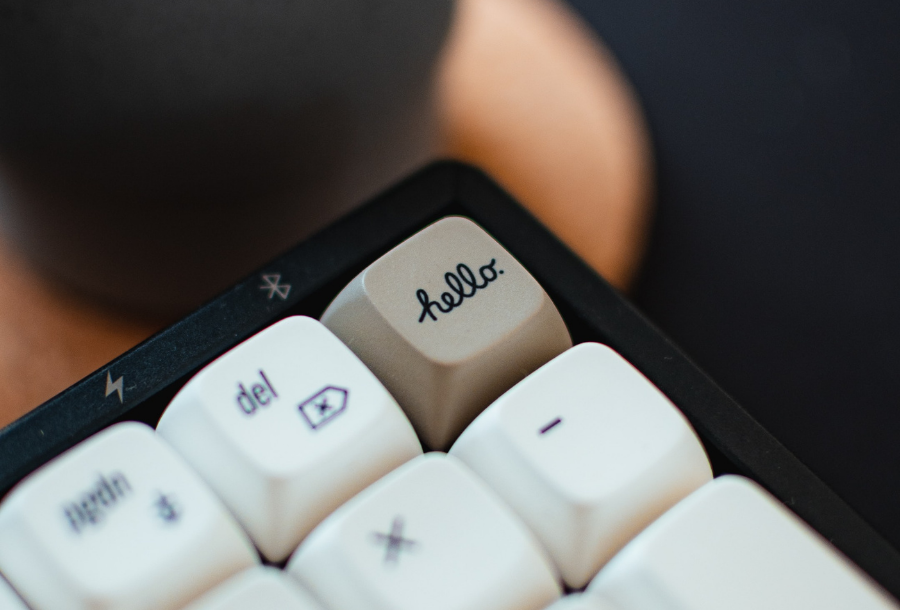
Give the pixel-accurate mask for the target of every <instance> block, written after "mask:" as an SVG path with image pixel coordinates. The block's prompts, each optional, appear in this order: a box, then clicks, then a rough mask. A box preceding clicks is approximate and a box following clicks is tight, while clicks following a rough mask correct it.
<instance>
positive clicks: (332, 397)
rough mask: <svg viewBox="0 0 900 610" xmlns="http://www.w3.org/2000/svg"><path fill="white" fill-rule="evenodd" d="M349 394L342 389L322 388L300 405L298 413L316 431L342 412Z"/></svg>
mask: <svg viewBox="0 0 900 610" xmlns="http://www.w3.org/2000/svg"><path fill="white" fill-rule="evenodd" d="M349 393H350V392H349V391H348V390H345V389H344V388H336V387H334V386H327V387H324V388H322V389H321V390H319V391H318V392H316V393H315V394H313V395H312V396H310V397H309V398H307V399H306V400H304V401H303V402H301V403H300V413H301V414H302V415H303V418H304V419H305V420H306V423H307V424H309V427H310V428H312V429H313V430H317V429H318V428H321V427H322V426H324V425H325V424H326V423H328V422H330V421H331V420H332V419H334V418H335V417H337V416H338V415H340V414H341V413H343V412H344V409H346V408H347V396H348V395H349Z"/></svg>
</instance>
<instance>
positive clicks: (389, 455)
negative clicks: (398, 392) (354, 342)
mask: <svg viewBox="0 0 900 610" xmlns="http://www.w3.org/2000/svg"><path fill="white" fill-rule="evenodd" d="M157 432H158V433H159V434H160V435H161V436H162V437H163V438H164V439H165V440H166V441H168V442H169V443H171V444H172V445H173V446H174V447H175V448H176V450H178V452H179V453H181V454H182V455H183V456H184V457H185V459H187V461H188V462H189V463H190V464H191V465H192V466H193V467H194V468H195V469H196V470H197V471H198V472H199V473H200V475H201V476H202V477H203V478H204V479H205V480H206V481H207V482H208V483H209V484H210V485H211V486H212V488H213V489H214V490H215V491H216V493H217V494H219V497H221V498H222V499H223V501H224V502H225V504H226V505H227V506H228V508H229V509H231V511H232V512H233V513H234V514H235V515H236V516H237V518H238V520H239V521H240V522H241V524H242V525H243V526H244V527H245V529H246V530H247V531H248V532H249V533H250V537H251V538H252V539H253V541H254V542H255V543H256V545H257V547H259V549H260V551H261V552H262V554H263V555H265V556H266V558H268V559H269V560H271V561H281V560H283V559H285V558H286V557H287V556H288V555H289V554H290V553H291V551H293V550H294V549H295V548H296V547H297V545H298V544H299V543H300V541H301V540H302V539H303V537H304V536H305V535H306V534H307V533H308V532H309V531H310V530H311V529H312V528H313V527H315V525H316V524H317V523H319V521H321V520H322V519H324V518H325V516H326V515H328V514H329V513H330V512H331V511H333V510H334V509H335V508H337V507H338V506H340V505H341V504H342V503H343V502H344V501H346V500H348V499H349V498H351V497H353V495H354V494H356V493H357V492H359V491H360V490H362V489H363V488H365V487H366V486H367V485H369V484H370V483H372V482H374V481H376V480H377V479H378V478H379V477H381V476H382V475H384V474H385V473H388V472H390V471H391V470H393V469H394V468H396V467H397V466H399V465H400V464H402V463H403V462H405V461H407V460H409V459H412V458H413V457H415V456H417V455H420V454H421V453H422V448H421V446H420V445H419V441H418V439H417V438H416V436H415V432H414V431H413V429H412V426H411V425H410V424H409V421H408V420H407V419H406V416H405V415H404V414H403V412H402V411H401V410H400V407H398V406H397V403H396V402H395V401H394V399H393V398H392V397H391V396H390V394H388V392H387V390H385V389H384V387H383V386H382V385H381V383H380V382H379V381H378V380H377V379H376V378H375V376H374V375H373V374H372V373H371V372H369V370H368V369H366V367H365V365H363V363H362V362H360V360H359V358H357V357H356V356H355V355H354V354H353V352H351V351H350V350H349V349H347V347H346V346H344V345H343V344H342V343H341V342H340V340H338V339H337V337H335V336H334V335H333V334H331V332H330V331H329V330H328V329H326V328H325V327H324V326H322V324H320V323H319V322H317V321H316V320H313V319H312V318H306V317H302V316H297V317H291V318H287V319H285V320H282V321H280V322H278V323H277V324H274V325H273V326H270V327H269V328H267V329H265V330H263V331H262V332H260V333H259V334H257V335H255V336H253V337H251V338H250V339H248V340H247V341H245V342H243V343H242V344H240V345H238V346H237V347H236V348H234V349H232V350H231V351H229V352H228V353H227V354H225V355H224V356H222V357H221V358H219V359H218V360H216V361H215V362H213V363H212V364H210V365H209V366H207V367H206V368H205V369H203V370H202V371H201V372H200V373H198V374H197V375H196V376H195V377H194V378H193V379H191V381H190V382H188V384H187V385H186V386H185V387H184V388H183V389H182V390H181V392H179V393H178V395H177V396H175V398H174V399H173V401H172V403H171V404H170V405H169V407H168V408H167V409H166V411H165V413H164V414H163V416H162V419H161V420H160V422H159V426H158V427H157Z"/></svg>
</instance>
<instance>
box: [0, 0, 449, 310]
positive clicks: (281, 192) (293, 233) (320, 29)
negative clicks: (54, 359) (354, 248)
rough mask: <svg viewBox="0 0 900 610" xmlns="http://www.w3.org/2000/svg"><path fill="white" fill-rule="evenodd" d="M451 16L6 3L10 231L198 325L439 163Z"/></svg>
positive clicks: (300, 6) (389, 4)
mask: <svg viewBox="0 0 900 610" xmlns="http://www.w3.org/2000/svg"><path fill="white" fill-rule="evenodd" d="M451 13H452V4H451V3H449V2H446V1H445V0H378V1H369V2H361V1H359V0H330V1H329V2H289V1H288V2H286V1H275V2H271V3H268V2H246V1H244V0H221V1H211V0H190V1H187V2H185V1H183V0H154V1H152V2H147V1H143V0H85V1H83V2H81V1H80V2H74V3H70V2H59V1H57V0H0V169H2V170H3V171H2V174H3V176H2V177H3V182H4V183H6V184H0V186H2V187H5V188H6V189H8V190H9V191H10V193H9V195H8V196H5V197H4V196H2V195H4V193H2V192H0V213H2V216H3V221H4V223H3V226H2V227H0V229H3V230H4V231H5V233H6V234H7V236H8V237H9V238H10V240H11V241H12V242H14V243H16V245H17V246H18V247H20V248H22V249H23V250H24V251H26V252H27V253H28V255H29V257H30V258H31V259H32V260H33V261H36V262H37V263H38V264H39V265H40V266H41V267H43V269H44V270H46V271H49V272H50V273H52V274H53V275H55V276H56V277H57V278H60V279H62V280H64V281H66V282H67V283H69V284H71V285H73V286H75V287H77V288H79V289H81V290H85V291H87V292H88V293H90V294H92V295H95V296H100V297H103V298H104V299H106V300H107V301H109V302H111V303H114V304H118V305H124V306H126V307H129V308H131V309H137V310H145V311H148V312H151V313H153V314H157V315H159V314H166V315H168V316H176V315H179V314H183V313H186V312H188V311H190V310H191V309H193V308H194V307H197V306H198V305H199V304H200V303H202V302H203V301H205V300H206V299H208V298H210V296H211V295H213V294H215V293H217V292H219V291H221V290H223V289H225V288H227V287H228V286H229V285H230V284H231V283H233V282H234V280H235V278H238V277H241V276H242V275H244V274H246V273H249V272H250V271H251V270H253V269H255V268H256V267H257V266H259V265H261V264H263V263H264V262H265V261H267V260H269V259H271V258H272V257H274V256H275V255H276V254H278V253H280V252H282V251H284V250H285V249H287V248H288V247H289V246H291V245H293V244H294V243H296V242H297V240H299V239H302V238H304V237H306V236H308V235H310V234H311V233H313V232H314V231H316V230H318V229H319V228H321V227H322V226H324V225H325V224H327V223H328V222H330V221H333V220H335V219H336V218H338V217H340V216H341V215H342V214H344V213H346V212H347V211H348V209H350V208H351V207H353V206H355V205H357V204H358V202H359V201H362V200H365V198H367V197H368V196H370V195H371V193H372V192H374V191H376V190H377V189H380V188H383V187H385V186H387V185H388V184H390V183H391V182H393V181H395V180H397V179H398V178H399V177H400V176H402V175H404V174H406V173H408V172H409V171H411V170H412V169H414V168H415V167H417V166H418V165H420V164H422V163H423V162H424V161H426V160H428V159H429V158H430V156H431V155H432V154H433V150H432V147H433V144H432V142H431V140H432V139H433V137H434V136H433V135H432V132H433V131H434V129H435V127H434V125H433V124H432V123H433V122H434V119H433V117H432V114H433V111H432V105H433V101H432V73H433V70H434V64H435V62H436V57H437V55H438V53H439V52H440V50H441V47H442V43H443V39H444V35H445V32H446V30H447V28H448V27H449V23H450V19H451ZM0 190H2V189H0ZM160 242H164V243H165V244H166V248H165V249H163V250H162V251H161V249H160V247H159V244H160ZM110 252H115V253H116V256H110Z"/></svg>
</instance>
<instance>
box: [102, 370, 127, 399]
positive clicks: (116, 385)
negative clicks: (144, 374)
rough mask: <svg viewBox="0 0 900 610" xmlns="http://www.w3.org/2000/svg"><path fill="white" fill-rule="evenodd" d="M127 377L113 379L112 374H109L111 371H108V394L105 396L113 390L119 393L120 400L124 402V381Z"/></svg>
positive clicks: (105, 395) (106, 395) (107, 394)
mask: <svg viewBox="0 0 900 610" xmlns="http://www.w3.org/2000/svg"><path fill="white" fill-rule="evenodd" d="M124 379H125V376H124V375H123V376H122V377H119V378H118V379H116V380H115V381H113V380H112V376H111V375H110V374H109V371H106V394H104V396H103V397H104V398H106V397H108V396H109V395H110V394H112V393H113V392H118V393H119V402H120V403H121V402H123V398H122V381H123V380H124Z"/></svg>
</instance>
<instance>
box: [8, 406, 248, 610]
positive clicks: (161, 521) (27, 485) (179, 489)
mask: <svg viewBox="0 0 900 610" xmlns="http://www.w3.org/2000/svg"><path fill="white" fill-rule="evenodd" d="M257 562H258V556H257V555H256V552H255V551H254V550H253V547H252V546H251V544H250V541H249V540H247V538H246V536H245V535H244V533H243V532H242V531H241V530H240V528H239V527H238V525H237V524H236V523H235V522H234V520H233V519H232V518H231V516H230V515H228V514H227V513H226V511H225V508H224V507H223V506H222V505H221V503H220V502H219V500H218V499H217V498H215V497H214V496H213V494H212V492H211V491H210V490H209V488H208V487H207V486H206V485H205V484H204V483H203V482H202V481H201V480H200V479H199V478H198V477H197V475H196V474H194V473H193V471H191V470H190V469H189V468H188V467H187V465H185V464H184V463H183V462H182V460H181V458H180V457H178V456H177V455H176V454H175V452H174V451H173V450H172V449H171V448H169V447H168V446H166V445H165V444H164V443H163V442H162V441H161V440H160V439H159V438H158V437H157V436H156V435H155V434H154V432H153V430H152V429H151V428H150V427H148V426H145V425H144V424H137V423H123V424H117V425H115V426H112V427H110V428H107V429H106V430H104V431H103V432H100V433H98V434H96V435H94V436H93V437H91V438H89V439H88V440H86V441H84V442H83V443H81V444H80V445H77V446H76V447H74V448H72V449H70V450H69V451H67V452H65V453H63V454H62V455H60V456H59V457H58V458H56V459H54V460H53V461H51V462H49V463H48V464H47V465H45V466H44V467H42V468H40V469H39V470H37V471H36V472H34V473H33V474H31V475H30V476H29V477H27V478H26V479H25V480H23V481H22V482H21V483H20V484H19V485H18V486H16V488H15V489H14V490H13V491H12V492H11V493H10V495H9V496H7V498H6V499H5V500H4V501H3V504H2V506H0V572H2V573H3V574H4V575H5V576H6V577H7V578H8V579H9V581H10V582H11V583H12V585H13V586H14V587H15V588H16V590H17V591H18V592H19V593H20V594H21V595H22V597H24V598H25V601H26V602H27V603H28V605H29V606H31V607H32V608H33V609H34V610H76V609H77V610H80V609H84V610H175V609H176V608H180V607H182V606H183V605H184V604H185V603H187V602H188V601H190V600H191V599H192V598H194V597H196V596H197V595H199V594H200V593H202V592H204V591H205V590H207V589H209V588H210V587H212V586H214V585H216V584H217V583H219V582H221V581H222V580H225V579H226V578H228V577H229V576H231V575H232V574H235V573H236V572H239V571H241V570H243V569H244V568H247V567H250V566H252V565H254V564H255V563H257Z"/></svg>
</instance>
